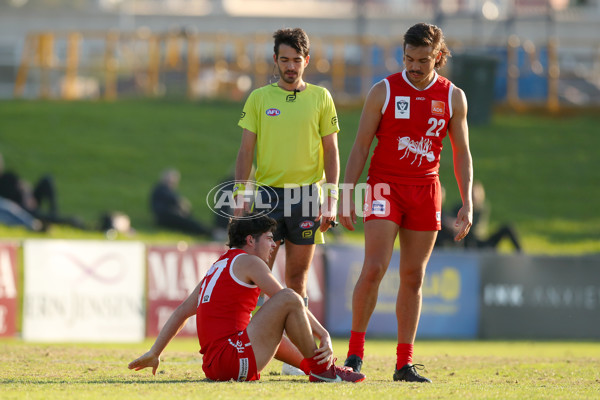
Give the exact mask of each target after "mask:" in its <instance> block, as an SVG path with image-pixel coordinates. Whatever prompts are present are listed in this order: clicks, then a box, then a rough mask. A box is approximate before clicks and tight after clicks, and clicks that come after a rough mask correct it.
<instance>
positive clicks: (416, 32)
mask: <svg viewBox="0 0 600 400" xmlns="http://www.w3.org/2000/svg"><path fill="white" fill-rule="evenodd" d="M407 44H409V45H411V46H414V47H422V46H431V48H432V49H433V50H434V51H435V50H438V51H439V52H440V53H442V55H441V57H440V59H439V60H437V61H436V62H435V68H436V69H438V68H441V67H443V66H444V65H446V61H448V57H451V54H450V50H449V49H448V46H447V45H446V40H445V39H444V33H443V32H442V30H441V29H440V28H438V27H437V26H435V25H432V24H426V23H425V22H420V23H418V24H415V25H413V26H411V27H410V28H409V29H408V30H407V31H406V33H405V34H404V49H405V50H406V45H407Z"/></svg>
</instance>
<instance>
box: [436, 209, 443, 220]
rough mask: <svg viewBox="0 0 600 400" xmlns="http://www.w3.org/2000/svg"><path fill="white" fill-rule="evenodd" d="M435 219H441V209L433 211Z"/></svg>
mask: <svg viewBox="0 0 600 400" xmlns="http://www.w3.org/2000/svg"><path fill="white" fill-rule="evenodd" d="M435 220H436V221H441V220H442V212H441V211H436V212H435Z"/></svg>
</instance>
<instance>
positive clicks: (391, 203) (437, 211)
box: [363, 177, 442, 231]
mask: <svg viewBox="0 0 600 400" xmlns="http://www.w3.org/2000/svg"><path fill="white" fill-rule="evenodd" d="M363 211H364V220H365V222H366V221H371V220H376V219H385V220H390V221H393V222H395V223H396V224H398V226H400V227H401V228H406V229H410V230H413V231H439V230H440V229H441V228H442V187H441V184H440V181H439V180H438V179H436V181H435V182H433V183H431V184H427V185H404V184H399V183H388V182H381V181H378V180H377V178H375V177H369V179H368V180H367V191H366V193H365V204H364V209H363Z"/></svg>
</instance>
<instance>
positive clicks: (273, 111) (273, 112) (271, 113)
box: [266, 108, 281, 117]
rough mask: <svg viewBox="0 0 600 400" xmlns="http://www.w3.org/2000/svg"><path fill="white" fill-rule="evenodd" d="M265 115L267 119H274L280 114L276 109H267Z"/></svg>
mask: <svg viewBox="0 0 600 400" xmlns="http://www.w3.org/2000/svg"><path fill="white" fill-rule="evenodd" d="M266 114H267V115H268V116H269V117H276V116H278V115H279V114H281V111H279V110H278V109H276V108H269V109H268V110H267V112H266Z"/></svg>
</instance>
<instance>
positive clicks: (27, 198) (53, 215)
mask: <svg viewBox="0 0 600 400" xmlns="http://www.w3.org/2000/svg"><path fill="white" fill-rule="evenodd" d="M0 197H2V198H4V199H5V200H9V201H11V202H12V203H14V204H15V205H17V206H18V207H20V208H21V209H22V210H23V211H24V212H26V213H28V214H30V215H31V217H32V218H33V219H34V220H39V221H41V222H42V223H43V224H44V226H45V227H46V226H48V225H49V224H51V223H55V224H65V225H71V226H74V227H76V228H80V229H85V227H84V224H83V223H82V222H81V221H80V220H79V218H77V217H64V216H60V215H59V213H58V203H57V200H56V189H55V187H54V180H53V179H52V176H50V175H45V176H43V177H42V178H41V179H40V180H39V181H38V182H37V183H36V185H35V186H32V185H31V184H30V183H29V182H27V181H25V180H23V179H21V178H20V177H19V176H18V175H17V174H16V173H15V172H12V171H5V170H4V158H3V157H2V154H0ZM5 204H7V203H5ZM44 205H45V208H46V209H47V210H46V211H44V210H43V206H44ZM5 209H13V210H14V207H9V208H5ZM19 214H20V215H23V214H22V213H21V212H19ZM26 225H28V224H26ZM38 225H39V224H33V225H31V226H30V229H33V230H39V229H36V228H35V227H36V226H38Z"/></svg>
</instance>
